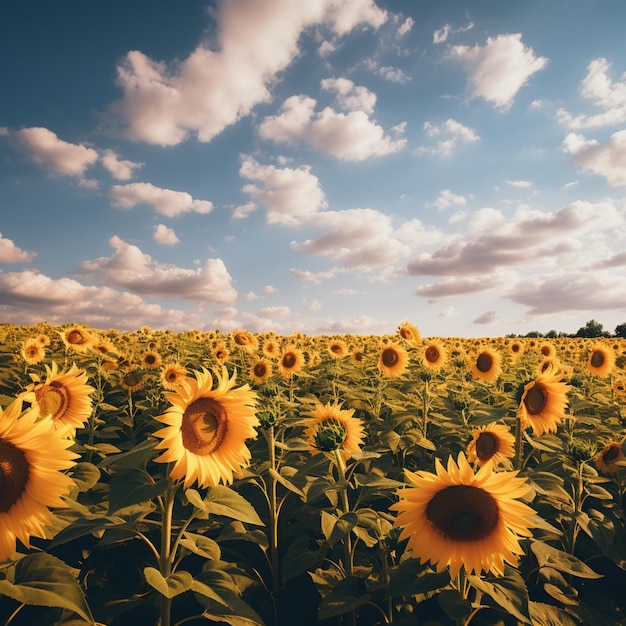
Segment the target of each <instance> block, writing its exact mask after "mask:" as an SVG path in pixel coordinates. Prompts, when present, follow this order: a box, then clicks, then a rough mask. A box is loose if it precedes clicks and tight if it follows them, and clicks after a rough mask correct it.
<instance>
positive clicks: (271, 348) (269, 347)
mask: <svg viewBox="0 0 626 626" xmlns="http://www.w3.org/2000/svg"><path fill="white" fill-rule="evenodd" d="M263 354H264V355H265V356H266V357H267V358H268V359H277V358H278V357H279V355H280V343H278V341H275V340H274V339H266V340H265V341H264V342H263Z"/></svg>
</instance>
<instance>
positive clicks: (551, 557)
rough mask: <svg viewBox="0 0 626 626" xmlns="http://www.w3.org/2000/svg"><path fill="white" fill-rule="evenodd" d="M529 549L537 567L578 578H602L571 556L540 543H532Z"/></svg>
mask: <svg viewBox="0 0 626 626" xmlns="http://www.w3.org/2000/svg"><path fill="white" fill-rule="evenodd" d="M530 549H531V550H532V551H533V554H534V555H535V557H536V558H537V562H538V563H539V567H543V566H545V565H547V566H548V567H552V568H554V569H556V570H559V572H565V573H567V574H573V575H574V576H578V577H580V578H602V577H603V575H602V574H597V573H596V572H594V571H593V570H592V569H591V568H590V567H589V566H588V565H586V564H585V563H583V562H582V561H581V560H580V559H578V558H576V557H575V556H573V555H572V554H568V553H567V552H563V551H562V550H559V549H557V548H553V547H552V546H550V545H548V544H547V543H543V542H542V541H533V542H532V543H531V544H530Z"/></svg>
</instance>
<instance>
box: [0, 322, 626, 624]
mask: <svg viewBox="0 0 626 626" xmlns="http://www.w3.org/2000/svg"><path fill="white" fill-rule="evenodd" d="M0 343H1V345H2V351H1V352H0V407H1V412H0V626H2V625H4V626H9V625H12V626H18V625H27V626H40V625H41V626H49V625H53V624H55V625H56V624H59V625H64V626H78V625H80V624H99V625H100V624H106V625H111V626H121V625H128V624H134V625H137V626H141V625H143V624H146V625H151V626H152V625H159V626H182V625H183V624H188V625H192V624H201V623H207V622H212V623H216V624H229V625H232V626H260V625H266V626H274V625H275V626H292V625H293V624H298V625H299V626H308V625H309V624H320V625H359V626H361V625H363V626H374V625H384V624H395V625H397V626H413V625H424V626H437V625H447V624H452V625H455V626H457V625H459V626H467V625H469V624H471V625H472V626H480V625H504V626H507V625H514V624H532V625H537V626H556V625H561V626H575V625H585V624H590V625H594V626H603V625H607V626H610V625H618V624H626V594H625V593H624V591H625V590H626V510H625V503H626V497H625V495H624V494H625V491H626V369H625V366H626V340H625V339H621V338H597V339H584V338H553V339H543V338H534V339H531V338H519V339H517V338H509V337H507V338H482V339H468V338H442V337H428V338H427V337H422V336H421V335H420V332H419V331H418V329H417V328H416V327H415V326H414V325H413V324H411V323H410V322H408V321H405V322H402V323H401V324H399V326H398V330H397V332H396V333H395V334H393V335H382V336H359V335H335V336H307V335H304V334H294V335H291V336H281V335H278V334H276V333H272V332H264V333H253V332H250V331H247V330H235V331H232V332H221V331H210V332H200V331H186V332H182V333H175V332H172V331H155V330H152V329H150V328H148V327H142V328H141V329H139V330H137V331H133V332H120V331H117V330H98V329H93V328H89V327H87V326H85V325H81V324H71V325H62V326H52V325H49V324H39V325H35V326H28V327H26V326H15V325H10V324H3V325H0Z"/></svg>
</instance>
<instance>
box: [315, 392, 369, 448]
mask: <svg viewBox="0 0 626 626" xmlns="http://www.w3.org/2000/svg"><path fill="white" fill-rule="evenodd" d="M305 425H306V432H305V435H304V436H305V439H306V440H307V441H308V443H310V444H311V445H312V446H313V447H314V448H315V449H316V450H319V451H320V452H332V451H333V450H338V451H339V453H340V454H341V456H342V457H343V458H344V460H347V459H349V458H350V456H351V455H352V453H354V452H359V450H360V449H361V446H362V445H363V439H364V438H365V427H364V425H363V421H362V420H360V419H359V418H358V417H354V409H342V408H341V405H340V404H337V403H335V404H331V403H330V402H329V403H328V404H321V403H317V404H316V405H315V408H314V409H313V410H312V411H310V412H309V417H308V418H307V419H306V422H305Z"/></svg>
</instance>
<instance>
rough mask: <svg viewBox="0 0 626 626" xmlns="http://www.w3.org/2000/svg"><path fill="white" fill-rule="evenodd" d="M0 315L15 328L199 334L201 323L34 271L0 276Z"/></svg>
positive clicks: (132, 296)
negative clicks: (42, 325)
mask: <svg viewBox="0 0 626 626" xmlns="http://www.w3.org/2000/svg"><path fill="white" fill-rule="evenodd" d="M0 302H1V303H2V304H1V305H0V314H1V315H2V319H3V320H5V321H8V322H12V323H14V324H22V325H24V324H35V323H37V322H42V321H44V320H45V321H47V322H49V323H51V324H65V323H69V322H75V321H76V320H77V319H80V320H81V321H83V322H85V323H86V324H89V325H90V326H92V327H94V328H119V329H121V330H132V329H137V328H140V327H141V326H143V325H148V326H151V327H153V328H169V329H171V330H176V331H182V330H185V329H186V328H199V326H198V324H197V323H198V322H199V320H197V319H193V318H192V316H190V315H188V314H186V313H184V312H183V311H180V310H177V309H164V308H162V307H161V306H159V305H157V304H150V303H147V302H145V301H144V300H143V299H142V298H141V297H140V296H138V295H136V294H132V293H128V292H123V291H118V290H117V289H112V288H110V287H99V286H92V285H83V284H81V283H79V282H78V281H76V280H73V279H71V278H59V279H54V278H51V277H49V276H46V275H45V274H42V273H40V272H38V271H36V270H24V271H22V272H11V273H6V274H4V273H2V274H0Z"/></svg>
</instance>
